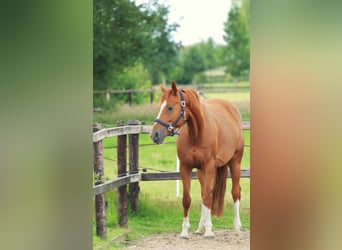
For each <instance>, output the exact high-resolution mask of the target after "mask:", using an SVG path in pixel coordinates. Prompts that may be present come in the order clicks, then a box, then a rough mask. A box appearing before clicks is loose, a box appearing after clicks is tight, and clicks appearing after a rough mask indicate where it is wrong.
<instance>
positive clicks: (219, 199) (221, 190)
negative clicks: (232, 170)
mask: <svg viewBox="0 0 342 250" xmlns="http://www.w3.org/2000/svg"><path fill="white" fill-rule="evenodd" d="M227 173H228V166H227V165H224V166H222V167H219V168H217V169H216V177H215V182H214V187H213V196H212V197H213V203H212V206H211V214H212V215H216V216H217V217H220V216H221V215H222V212H223V205H224V195H225V193H226V183H227Z"/></svg>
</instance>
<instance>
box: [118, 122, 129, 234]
mask: <svg viewBox="0 0 342 250" xmlns="http://www.w3.org/2000/svg"><path fill="white" fill-rule="evenodd" d="M124 125H125V122H124V121H118V122H117V126H118V127H120V126H124ZM126 147H127V135H119V136H118V138H117V160H118V177H121V176H125V175H126V168H127V154H126ZM118 191H119V194H118V203H119V204H118V220H119V225H120V227H124V228H127V227H128V210H127V185H123V186H121V187H119V188H118Z"/></svg>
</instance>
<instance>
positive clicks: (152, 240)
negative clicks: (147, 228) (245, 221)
mask: <svg viewBox="0 0 342 250" xmlns="http://www.w3.org/2000/svg"><path fill="white" fill-rule="evenodd" d="M214 233H215V238H214V239H206V238H204V237H203V236H201V235H196V234H194V233H191V235H190V239H188V240H186V239H183V238H181V237H179V234H176V233H171V234H160V235H154V236H150V237H147V238H145V239H143V240H140V241H134V242H131V243H130V245H129V246H128V247H127V248H126V249H162V250H179V249H189V250H190V249H191V250H192V249H217V250H221V249H222V250H223V249H225V250H247V249H250V232H249V230H243V231H241V232H240V233H237V232H235V231H234V230H232V229H230V230H228V229H225V230H215V231H214Z"/></svg>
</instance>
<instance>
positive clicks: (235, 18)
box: [224, 0, 250, 77]
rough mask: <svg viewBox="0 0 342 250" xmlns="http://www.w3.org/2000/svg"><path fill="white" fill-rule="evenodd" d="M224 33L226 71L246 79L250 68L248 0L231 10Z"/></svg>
mask: <svg viewBox="0 0 342 250" xmlns="http://www.w3.org/2000/svg"><path fill="white" fill-rule="evenodd" d="M224 31H225V35H224V40H225V41H226V42H227V46H226V50H225V57H224V60H225V62H226V66H227V69H226V71H227V73H230V74H231V75H232V76H234V77H247V76H248V75H249V66H250V58H249V56H250V51H249V48H250V47H249V0H246V1H243V3H242V7H241V8H240V7H238V6H237V5H234V6H233V7H232V8H231V10H230V11H229V13H228V19H227V22H226V23H225V28H224Z"/></svg>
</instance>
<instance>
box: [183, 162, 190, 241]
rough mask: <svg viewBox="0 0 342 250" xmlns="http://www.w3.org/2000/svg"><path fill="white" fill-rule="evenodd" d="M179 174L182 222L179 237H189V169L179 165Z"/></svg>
mask: <svg viewBox="0 0 342 250" xmlns="http://www.w3.org/2000/svg"><path fill="white" fill-rule="evenodd" d="M180 175H181V177H182V183H183V202H182V203H183V224H182V233H181V237H183V238H186V239H188V238H189V228H190V222H189V208H190V205H191V197H190V184H191V169H187V168H186V167H185V166H182V165H181V166H180Z"/></svg>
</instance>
